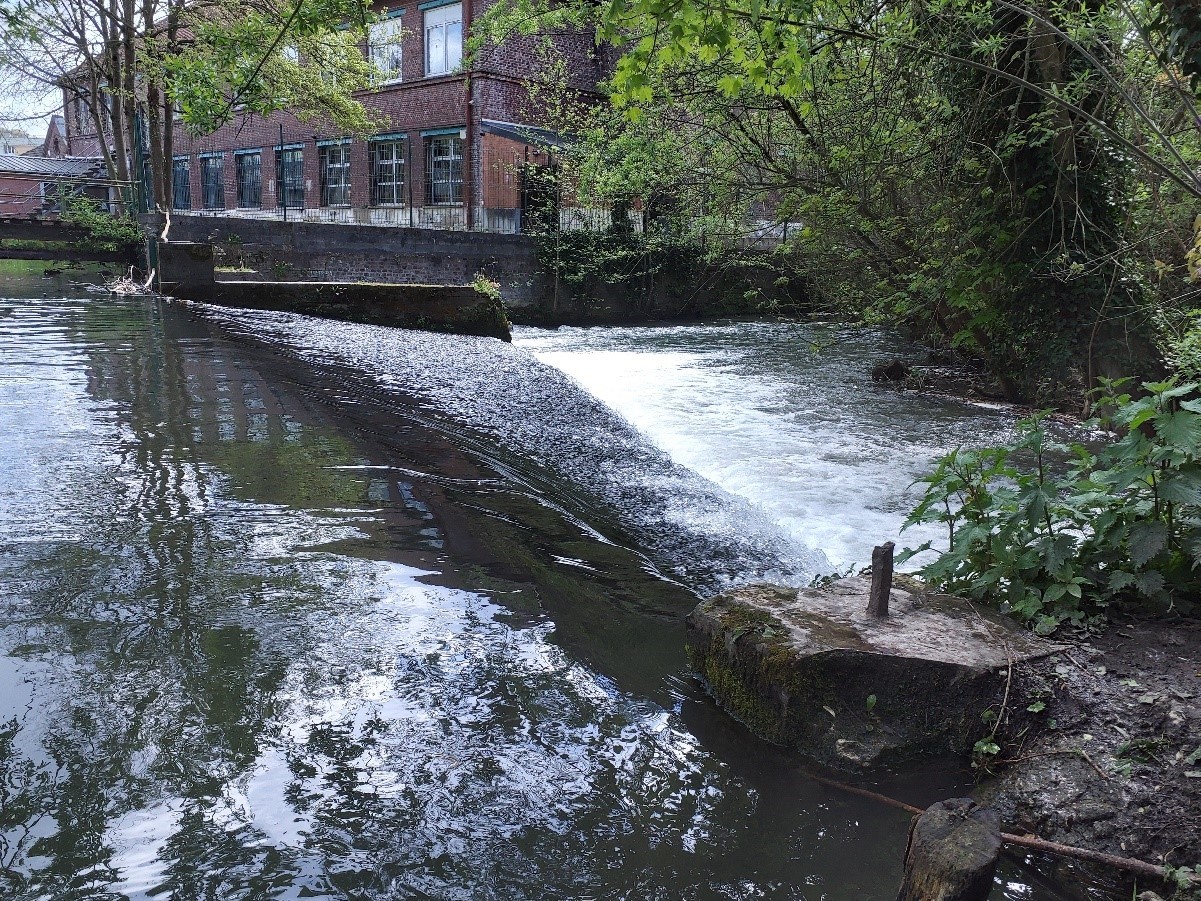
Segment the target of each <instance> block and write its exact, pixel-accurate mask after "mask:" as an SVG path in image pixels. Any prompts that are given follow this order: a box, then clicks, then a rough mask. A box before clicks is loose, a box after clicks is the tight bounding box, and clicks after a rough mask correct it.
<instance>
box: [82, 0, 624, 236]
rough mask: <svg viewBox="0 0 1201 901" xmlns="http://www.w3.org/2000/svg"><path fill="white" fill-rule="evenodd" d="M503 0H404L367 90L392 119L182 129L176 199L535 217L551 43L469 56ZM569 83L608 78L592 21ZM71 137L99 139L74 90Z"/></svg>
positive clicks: (380, 29) (400, 221)
mask: <svg viewBox="0 0 1201 901" xmlns="http://www.w3.org/2000/svg"><path fill="white" fill-rule="evenodd" d="M490 2H492V0H426V2H403V3H402V2H394V3H392V5H389V6H387V7H382V6H381V7H379V8H378V9H377V10H376V11H377V12H378V13H380V14H381V17H380V19H379V20H378V21H377V22H375V23H373V24H372V25H371V27H370V30H369V36H368V40H367V43H366V45H365V46H364V47H363V48H362V49H363V52H364V53H366V54H367V55H368V56H369V58H370V59H371V60H372V62H374V63H375V65H376V66H377V68H378V69H379V70H380V71H381V72H383V73H384V75H385V80H384V82H383V83H382V84H380V85H379V86H377V87H376V88H374V89H372V90H369V91H363V92H359V93H358V94H356V95H355V96H356V99H357V100H359V101H360V102H361V103H362V104H363V105H364V106H365V107H366V108H367V110H368V111H369V112H370V113H371V114H373V117H374V118H375V119H376V120H377V121H378V122H380V123H382V125H381V127H380V128H379V130H378V132H377V133H375V134H372V135H368V136H353V137H352V136H346V135H339V134H329V133H324V132H322V131H321V129H320V127H319V126H314V125H313V124H306V123H303V122H300V121H298V120H297V119H295V118H294V117H293V116H291V115H290V114H287V113H280V114H276V115H273V116H270V117H259V116H254V115H247V116H243V117H239V118H237V119H235V120H234V121H232V122H230V123H228V124H226V125H224V126H222V127H221V128H220V129H218V130H217V131H216V132H214V133H213V134H210V135H205V136H203V137H190V136H188V135H186V134H184V133H183V131H182V129H178V130H177V132H176V140H175V155H174V158H173V160H172V173H173V196H172V198H171V200H172V207H173V208H174V209H175V211H176V212H177V213H180V214H197V215H204V214H220V215H226V216H229V215H238V216H266V217H271V218H286V219H296V220H298V221H326V222H345V223H348V224H350V223H353V224H361V225H395V226H414V227H426V228H429V227H433V228H468V229H482V230H494V231H507V232H512V231H521V230H522V228H523V222H522V218H523V210H524V209H525V207H526V206H527V178H526V173H527V172H528V169H529V167H531V166H539V165H543V164H545V163H546V162H547V160H548V152H550V151H553V148H554V147H555V146H556V145H557V144H558V143H559V142H558V138H557V136H556V135H555V134H554V133H553V132H550V131H548V130H546V129H545V128H543V127H542V126H543V125H544V124H545V122H540V121H539V116H538V111H537V110H536V109H533V108H532V104H531V101H530V91H529V82H530V79H531V78H534V77H536V76H537V74H538V71H539V68H540V66H541V65H542V61H543V60H544V59H545V56H544V55H543V53H542V52H541V51H540V50H539V49H537V45H536V44H535V42H534V41H533V40H532V39H524V38H517V39H514V40H512V41H509V42H506V43H505V44H504V45H503V46H501V47H490V48H487V49H485V50H484V51H483V52H481V53H480V54H479V55H478V57H477V58H476V59H475V60H474V62H473V64H472V65H471V67H470V68H464V66H463V58H464V41H465V38H466V35H467V33H468V31H469V29H470V27H471V21H472V18H473V16H478V15H479V14H480V13H481V12H482V11H483V9H484V8H485V7H486V6H487V5H489V3H490ZM553 43H554V47H555V50H556V51H557V54H558V56H559V58H561V59H563V60H564V61H565V62H566V71H567V86H568V87H569V88H571V89H572V90H574V91H577V92H580V93H583V94H588V93H589V92H595V90H596V85H597V83H598V81H600V79H601V78H602V77H603V76H604V75H605V73H606V71H607V59H606V57H605V56H604V53H603V51H601V50H598V49H597V48H596V47H595V46H594V45H593V44H592V42H591V41H590V40H589V39H588V38H587V36H585V35H577V34H571V35H566V34H565V35H559V36H556V37H555V38H554V39H553ZM65 112H66V126H67V136H68V143H69V145H71V146H72V147H74V146H82V145H84V144H87V143H89V142H90V143H91V144H92V146H94V144H95V132H94V129H93V128H92V126H91V117H90V116H89V115H87V114H86V110H85V109H84V108H83V105H82V104H80V103H78V102H74V103H73V102H72V100H71V98H70V97H67V101H66V104H65Z"/></svg>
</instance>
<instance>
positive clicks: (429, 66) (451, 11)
mask: <svg viewBox="0 0 1201 901" xmlns="http://www.w3.org/2000/svg"><path fill="white" fill-rule="evenodd" d="M424 33H425V43H424V46H425V74H426V76H427V77H431V76H437V75H449V74H451V73H452V72H454V71H455V70H456V69H458V68H459V67H460V66H462V65H463V4H462V3H448V4H447V5H446V6H438V7H435V8H434V9H427V10H426V11H425V22H424ZM439 38H440V39H441V52H436V51H435V49H434V42H435V40H437V39H439Z"/></svg>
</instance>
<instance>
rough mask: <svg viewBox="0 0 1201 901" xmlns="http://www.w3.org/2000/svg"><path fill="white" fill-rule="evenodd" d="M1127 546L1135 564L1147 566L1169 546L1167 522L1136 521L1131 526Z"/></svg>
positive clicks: (1131, 559)
mask: <svg viewBox="0 0 1201 901" xmlns="http://www.w3.org/2000/svg"><path fill="white" fill-rule="evenodd" d="M1126 546H1127V549H1128V550H1129V553H1130V561H1131V562H1132V563H1133V564H1134V565H1135V566H1146V565H1147V564H1148V563H1150V562H1151V561H1152V560H1153V559H1155V557H1156V556H1158V555H1159V553H1160V552H1161V551H1163V549H1164V548H1166V547H1167V546H1168V526H1167V523H1163V522H1158V521H1151V522H1140V523H1135V524H1134V525H1133V526H1131V527H1130V538H1129V540H1128V541H1127V543H1126Z"/></svg>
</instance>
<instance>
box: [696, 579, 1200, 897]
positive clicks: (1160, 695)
mask: <svg viewBox="0 0 1201 901" xmlns="http://www.w3.org/2000/svg"><path fill="white" fill-rule="evenodd" d="M906 589H909V590H906ZM866 593H867V586H866V582H865V580H862V579H858V580H856V579H847V580H841V581H839V582H835V583H833V584H832V585H828V586H824V587H821V588H810V589H802V590H800V591H798V590H796V589H784V588H781V587H777V586H752V587H750V588H743V589H738V590H735V591H731V592H728V593H726V594H724V595H719V596H717V597H716V598H713V599H710V600H708V601H705V602H703V603H702V604H700V605H698V607H697V608H696V610H694V611H693V612H692V614H690V616H689V621H688V625H689V634H688V645H689V657H690V660H691V662H692V664H693V667H694V669H695V670H696V671H697V672H698V673H699V674H700V676H701V678H702V680H703V681H704V682H705V684H706V686H707V687H708V689H709V691H710V693H711V694H712V695H713V697H714V698H715V699H716V700H717V701H718V703H719V704H720V705H721V706H722V707H723V708H724V709H726V710H727V711H728V712H729V713H731V714H732V715H733V716H735V717H736V718H738V719H739V720H741V721H742V722H743V723H745V724H746V725H747V726H748V727H749V728H750V729H751V730H752V731H754V732H756V733H757V734H758V735H760V736H761V737H764V738H766V739H768V740H769V741H772V742H775V743H777V744H780V745H783V746H785V747H787V748H789V749H791V750H793V751H795V752H798V753H799V754H801V755H802V756H804V757H806V758H808V759H810V760H812V761H814V762H816V763H819V764H821V765H823V766H825V767H834V768H836V769H840V770H842V771H843V772H846V773H848V774H850V775H848V776H847V778H848V779H851V780H855V781H859V780H862V779H865V778H867V779H871V778H875V777H877V776H879V775H881V774H882V773H884V772H887V771H890V770H891V771H896V769H897V767H898V766H899V767H901V768H904V767H906V766H909V765H911V764H912V763H913V761H914V760H916V759H917V758H920V757H927V758H929V757H939V758H942V759H945V760H955V759H958V760H960V761H961V762H962V765H963V766H964V768H965V769H967V768H968V767H969V766H970V767H971V768H972V770H973V772H974V773H975V774H976V775H977V777H978V779H979V780H980V781H979V784H978V786H977V788H976V790H975V792H974V795H975V798H976V800H977V801H979V802H980V803H982V804H987V805H989V806H991V807H993V808H994V809H995V810H996V811H997V812H998V813H999V814H1000V817H1001V822H1002V823H1003V824H1004V827H1005V829H1006V831H1008V832H1010V833H1014V834H1017V835H1035V836H1038V837H1040V838H1043V839H1047V840H1050V841H1055V842H1060V843H1063V844H1066V845H1072V846H1075V847H1079V848H1085V849H1091V850H1093V851H1098V852H1102V853H1106V854H1111V855H1114V856H1117V857H1123V858H1135V859H1138V860H1142V861H1145V862H1148V863H1152V864H1155V865H1159V866H1167V867H1172V868H1189V869H1191V868H1193V867H1195V866H1196V865H1197V864H1199V863H1201V704H1199V699H1201V623H1198V622H1196V621H1189V620H1184V619H1176V620H1159V621H1150V622H1149V621H1145V620H1142V621H1133V620H1132V621H1124V622H1119V623H1115V624H1113V625H1112V626H1111V627H1110V628H1109V630H1108V631H1106V632H1105V633H1103V634H1101V635H1099V636H1068V637H1067V638H1064V639H1060V640H1058V641H1056V642H1055V643H1051V642H1046V641H1043V640H1041V639H1038V638H1036V637H1034V636H1032V635H1030V634H1029V633H1025V632H1020V631H1016V630H1014V629H1013V627H1012V624H1009V623H1008V622H1007V621H1004V620H1001V619H1000V618H999V617H997V616H995V615H993V614H990V613H988V612H987V611H983V610H979V609H977V608H974V607H972V605H970V604H968V603H967V602H965V601H958V600H957V599H948V598H944V597H942V596H940V595H937V594H934V593H931V592H928V591H924V590H923V589H922V588H921V586H920V585H919V584H918V583H914V582H911V581H906V582H905V588H894V590H893V599H892V615H891V616H890V618H889V619H888V620H883V621H881V620H873V618H872V617H871V616H870V615H867V614H866V613H865V611H864V610H863V608H862V605H861V603H860V602H861V601H863V600H864V598H865V597H866ZM856 773H857V774H858V775H857V776H856V775H855V774H856ZM1073 866H1079V864H1073ZM1197 872H1198V873H1201V871H1197ZM1107 875H1108V876H1110V877H1117V878H1119V880H1125V884H1124V887H1123V888H1122V889H1120V890H1119V894H1118V895H1117V896H1116V897H1131V895H1130V890H1131V889H1133V888H1134V886H1133V884H1132V880H1128V879H1127V877H1125V876H1120V875H1119V874H1107ZM1064 878H1065V880H1066V881H1067V882H1069V883H1070V882H1072V881H1073V877H1071V876H1067V875H1065V877H1064ZM1107 881H1108V880H1107ZM1138 888H1139V890H1140V891H1141V890H1143V889H1155V890H1157V891H1159V892H1160V893H1162V894H1163V895H1164V896H1165V897H1166V896H1167V895H1169V894H1170V892H1169V890H1168V888H1169V887H1165V886H1164V885H1163V884H1162V882H1161V881H1160V880H1155V881H1154V884H1151V885H1146V884H1143V885H1140V886H1138ZM1082 891H1083V890H1082ZM1123 893H1124V894H1123ZM1198 896H1201V893H1199V892H1197V891H1196V888H1195V887H1194V888H1193V889H1192V893H1191V894H1189V893H1182V894H1180V895H1179V896H1178V897H1180V898H1185V897H1189V898H1192V897H1198ZM1081 897H1082V898H1084V897H1096V896H1095V895H1089V894H1082V895H1081Z"/></svg>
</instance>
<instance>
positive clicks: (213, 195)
mask: <svg viewBox="0 0 1201 901" xmlns="http://www.w3.org/2000/svg"><path fill="white" fill-rule="evenodd" d="M200 196H201V199H202V200H203V201H204V208H205V209H206V210H223V209H225V154H219V155H217V156H202V157H201V158H200Z"/></svg>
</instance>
